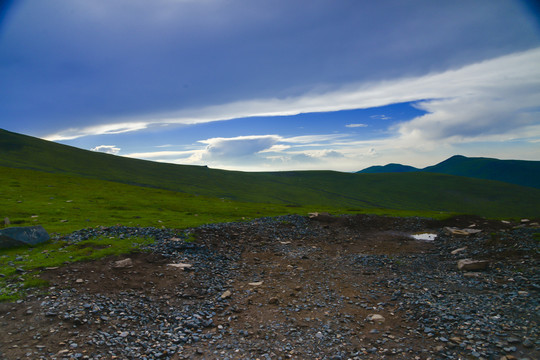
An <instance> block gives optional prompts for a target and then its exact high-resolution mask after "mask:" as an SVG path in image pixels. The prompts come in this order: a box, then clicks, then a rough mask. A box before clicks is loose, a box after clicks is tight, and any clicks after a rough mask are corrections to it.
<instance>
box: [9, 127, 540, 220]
mask: <svg viewBox="0 0 540 360" xmlns="http://www.w3.org/2000/svg"><path fill="white" fill-rule="evenodd" d="M0 166H5V167H4V168H0V171H4V169H6V168H14V167H16V168H25V169H33V170H39V173H38V174H43V173H44V172H49V173H56V174H66V175H73V176H77V177H83V178H87V179H99V180H108V181H113V182H118V183H124V184H131V185H137V186H144V187H147V188H154V189H163V190H170V191H173V192H177V193H183V194H191V195H200V196H203V197H207V198H218V199H219V198H221V199H224V200H226V201H236V202H240V203H257V204H255V205H253V208H256V207H258V208H259V209H262V208H264V207H268V208H271V207H272V205H261V204H273V205H289V206H296V205H299V206H307V207H311V208H314V207H315V208H319V209H320V208H322V207H328V208H334V209H335V208H338V209H347V208H359V209H362V211H363V212H366V211H371V210H374V211H378V210H377V209H391V210H390V211H393V210H397V211H412V212H416V211H426V212H430V211H433V212H446V213H449V212H454V213H469V214H475V215H481V216H486V217H493V218H505V217H512V218H514V217H533V218H534V217H538V216H539V213H540V210H539V208H538V203H540V190H539V189H534V188H531V187H525V186H518V185H513V184H509V183H505V182H500V181H492V180H481V179H473V178H467V177H462V176H452V175H443V174H434V173H422V172H415V173H398V174H396V173H394V174H352V173H340V172H335V171H290V172H272V173H271V172H267V173H264V172H262V173H244V172H238V171H224V170H217V169H209V168H206V167H203V166H187V165H175V164H164V163H156V162H151V161H144V160H138V159H130V158H124V157H121V156H114V155H109V154H103V153H96V152H92V151H86V150H82V149H77V148H73V147H70V146H65V145H61V144H57V143H53V142H48V141H44V140H40V139H36V138H32V137H29V136H24V135H20V134H15V133H11V132H7V131H4V130H0ZM37 176H41V175H37ZM8 181H9V179H8ZM104 198H105V199H107V198H108V197H107V196H105V197H104ZM66 200H67V199H66ZM105 206H110V207H113V208H111V209H110V210H115V209H116V210H118V211H121V210H123V208H122V206H124V205H114V204H110V205H108V204H105ZM128 207H129V206H128ZM240 207H244V208H246V209H247V208H248V207H249V205H241V206H240ZM276 209H277V208H276ZM291 209H292V208H291ZM301 210H302V209H299V210H298V211H301ZM264 211H266V210H264V209H263V211H261V213H262V212H264ZM276 211H277V210H276ZM201 212H203V210H201V208H194V209H193V210H192V211H190V213H191V214H192V215H191V216H194V215H195V214H198V215H199V216H202V215H203V214H201ZM270 212H272V211H270ZM277 212H279V211H277ZM186 214H187V213H186ZM154 215H156V216H158V215H159V214H154ZM134 216H138V215H134ZM124 220H127V219H124Z"/></svg>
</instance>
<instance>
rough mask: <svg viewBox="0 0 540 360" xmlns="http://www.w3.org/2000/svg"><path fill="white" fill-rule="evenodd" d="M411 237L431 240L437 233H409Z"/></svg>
mask: <svg viewBox="0 0 540 360" xmlns="http://www.w3.org/2000/svg"><path fill="white" fill-rule="evenodd" d="M411 237H412V238H413V239H415V240H423V241H433V240H435V238H436V237H437V234H432V233H421V234H413V235H411Z"/></svg>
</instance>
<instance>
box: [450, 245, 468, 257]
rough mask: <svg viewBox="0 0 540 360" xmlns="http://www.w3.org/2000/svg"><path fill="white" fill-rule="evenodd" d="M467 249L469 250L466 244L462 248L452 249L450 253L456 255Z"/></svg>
mask: <svg viewBox="0 0 540 360" xmlns="http://www.w3.org/2000/svg"><path fill="white" fill-rule="evenodd" d="M465 250H467V247H466V246H464V247H461V248H459V249H456V250H452V252H450V254H452V255H456V254H457V253H460V252H462V251H465Z"/></svg>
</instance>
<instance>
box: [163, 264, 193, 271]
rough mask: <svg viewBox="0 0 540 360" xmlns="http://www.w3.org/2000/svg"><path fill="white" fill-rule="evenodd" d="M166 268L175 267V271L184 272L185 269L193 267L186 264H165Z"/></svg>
mask: <svg viewBox="0 0 540 360" xmlns="http://www.w3.org/2000/svg"><path fill="white" fill-rule="evenodd" d="M167 266H172V267H175V268H177V269H182V270H185V269H189V268H191V267H192V266H193V265H192V264H186V263H178V264H167Z"/></svg>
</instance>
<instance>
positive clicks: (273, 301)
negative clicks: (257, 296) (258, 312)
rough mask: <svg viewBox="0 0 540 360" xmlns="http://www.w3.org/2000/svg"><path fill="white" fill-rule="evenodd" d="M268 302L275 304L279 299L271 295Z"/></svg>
mask: <svg viewBox="0 0 540 360" xmlns="http://www.w3.org/2000/svg"><path fill="white" fill-rule="evenodd" d="M268 303H269V304H273V305H277V304H279V299H278V298H277V297H272V298H270V300H268Z"/></svg>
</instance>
